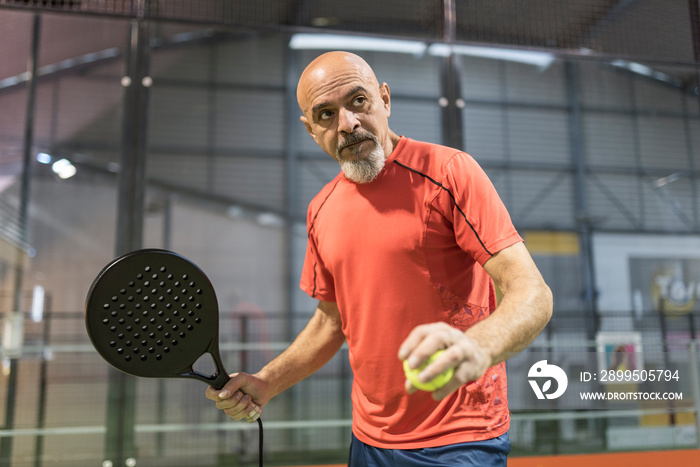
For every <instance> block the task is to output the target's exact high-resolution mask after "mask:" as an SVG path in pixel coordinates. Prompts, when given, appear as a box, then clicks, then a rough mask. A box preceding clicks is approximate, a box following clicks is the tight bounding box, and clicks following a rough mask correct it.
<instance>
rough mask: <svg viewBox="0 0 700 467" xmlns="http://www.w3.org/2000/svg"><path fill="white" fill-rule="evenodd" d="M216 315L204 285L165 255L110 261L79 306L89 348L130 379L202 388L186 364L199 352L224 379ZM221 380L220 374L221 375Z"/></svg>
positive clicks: (147, 253) (197, 274)
mask: <svg viewBox="0 0 700 467" xmlns="http://www.w3.org/2000/svg"><path fill="white" fill-rule="evenodd" d="M218 314H219V309H218V303H217V300H216V294H215V293H214V289H213V287H212V285H211V282H210V281H209V279H208V278H207V277H206V276H205V275H204V273H203V272H202V271H201V270H200V269H199V268H198V267H197V266H196V265H194V264H193V263H191V262H190V261H189V260H187V259H185V258H184V257H182V256H180V255H177V254H176V253H173V252H170V251H166V250H139V251H135V252H132V253H128V254H126V255H124V256H121V257H119V258H117V259H115V260H114V261H112V262H111V263H110V264H109V265H107V267H105V268H104V269H103V270H102V272H101V273H100V274H99V275H98V276H97V278H96V279H95V281H94V282H93V284H92V287H91V288H90V292H89V293H88V298H87V302H86V306H85V324H86V327H87V330H88V334H89V336H90V340H91V341H92V343H93V345H94V346H95V349H96V350H97V351H98V352H99V353H100V355H102V357H103V358H104V359H105V360H107V362H109V363H110V364H111V365H113V366H114V367H116V368H117V369H119V370H121V371H123V372H125V373H129V374H132V375H135V376H145V377H180V376H190V377H195V378H198V379H202V380H204V381H207V382H212V381H213V379H214V378H213V376H207V375H200V374H198V373H196V372H195V371H194V370H193V365H194V363H195V362H196V361H197V360H198V359H199V358H200V357H201V356H202V355H203V354H204V353H206V352H209V353H211V354H212V356H213V357H214V361H215V363H216V365H217V370H218V374H222V373H223V375H224V376H225V375H226V373H225V371H224V370H223V366H222V365H221V362H220V357H219V350H218V330H219V316H218ZM225 378H226V379H228V377H227V376H225Z"/></svg>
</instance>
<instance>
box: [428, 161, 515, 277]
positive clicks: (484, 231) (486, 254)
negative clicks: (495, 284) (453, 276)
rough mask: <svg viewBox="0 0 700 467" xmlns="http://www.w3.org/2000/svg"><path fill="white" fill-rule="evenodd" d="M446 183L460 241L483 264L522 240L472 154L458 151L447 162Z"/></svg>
mask: <svg viewBox="0 0 700 467" xmlns="http://www.w3.org/2000/svg"><path fill="white" fill-rule="evenodd" d="M443 187H444V188H445V192H446V193H443V194H442V198H443V199H444V200H446V202H447V203H448V205H449V207H448V209H449V212H445V215H447V216H448V217H451V221H452V223H453V225H454V231H455V237H456V240H457V244H458V245H459V246H460V248H462V249H463V250H464V251H466V252H467V253H469V254H470V255H471V256H472V257H473V258H474V259H475V260H477V261H478V262H479V263H480V264H481V265H483V264H484V263H485V262H486V261H487V260H488V259H489V258H491V256H493V255H494V254H495V253H498V252H499V251H501V250H502V249H504V248H507V247H509V246H511V245H514V244H515V243H518V242H521V241H522V238H521V237H520V235H519V234H518V232H517V230H516V229H515V227H514V226H513V223H512V221H511V218H510V215H509V214H508V211H507V210H506V207H505V205H504V204H503V201H501V198H500V196H498V193H497V192H496V189H495V188H494V186H493V184H492V183H491V180H489V178H488V176H487V175H486V173H485V172H484V171H483V169H482V168H481V167H480V166H479V164H478V163H477V162H476V161H475V160H474V159H473V158H472V157H471V156H470V155H469V154H466V153H458V154H456V155H455V156H454V157H453V158H452V159H451V160H450V161H449V162H448V163H447V165H446V172H445V178H444V180H443ZM445 195H447V197H445Z"/></svg>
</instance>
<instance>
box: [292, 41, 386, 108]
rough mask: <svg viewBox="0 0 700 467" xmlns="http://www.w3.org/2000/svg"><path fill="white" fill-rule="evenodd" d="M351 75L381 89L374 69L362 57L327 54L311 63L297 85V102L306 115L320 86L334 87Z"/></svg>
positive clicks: (346, 54) (343, 53) (347, 53)
mask: <svg viewBox="0 0 700 467" xmlns="http://www.w3.org/2000/svg"><path fill="white" fill-rule="evenodd" d="M349 74H353V75H356V76H357V77H358V78H359V79H361V80H362V81H364V82H365V84H366V85H368V86H372V87H374V88H378V87H379V82H378V81H377V77H376V76H375V75H374V71H373V70H372V68H371V67H370V66H369V65H368V64H367V62H365V61H364V59H363V58H362V57H360V56H358V55H355V54H352V53H350V52H327V53H325V54H323V55H320V56H318V57H316V59H314V60H313V61H312V62H311V63H309V65H308V66H307V67H306V69H305V70H304V72H303V73H302V74H301V77H300V78H299V84H298V85H297V102H298V103H299V107H300V108H301V111H302V112H303V113H304V115H306V114H307V112H308V111H309V110H310V109H309V104H310V100H311V99H312V98H313V95H314V92H315V90H316V89H317V88H318V87H319V86H320V85H323V84H325V85H333V83H337V82H338V80H339V78H342V77H343V76H347V75H349Z"/></svg>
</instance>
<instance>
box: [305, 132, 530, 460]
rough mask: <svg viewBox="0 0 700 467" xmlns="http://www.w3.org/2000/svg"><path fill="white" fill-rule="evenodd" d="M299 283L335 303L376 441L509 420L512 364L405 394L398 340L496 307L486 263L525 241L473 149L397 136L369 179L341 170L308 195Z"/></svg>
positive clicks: (365, 429)
mask: <svg viewBox="0 0 700 467" xmlns="http://www.w3.org/2000/svg"><path fill="white" fill-rule="evenodd" d="M307 227H308V246H307V251H306V259H305V262H304V269H303V272H302V278H301V288H302V289H303V290H304V291H306V292H307V293H308V294H309V295H311V296H312V297H314V298H317V299H319V300H323V301H335V302H337V303H338V308H339V309H340V315H341V318H342V327H343V333H344V334H345V337H346V339H347V343H348V347H349V356H350V364H351V367H352V370H353V376H354V379H353V389H352V403H353V432H354V434H355V436H356V437H357V438H358V439H359V440H360V441H363V442H364V443H367V444H369V445H372V446H376V447H380V448H395V449H414V448H423V447H435V446H444V445H447V444H453V443H461V442H468V441H475V440H483V439H489V438H493V437H496V436H500V435H502V434H503V433H505V432H506V431H507V430H508V426H509V423H510V417H509V412H508V404H507V401H506V386H507V381H506V373H505V364H504V363H501V364H499V365H496V366H494V367H492V368H490V369H489V370H487V372H486V373H485V374H484V375H483V376H482V377H481V378H479V379H478V380H477V381H475V382H472V383H469V384H467V385H464V386H462V387H461V388H460V389H459V390H458V391H456V392H455V393H453V394H452V395H451V396H450V397H447V398H446V399H444V400H442V401H439V402H436V401H434V400H433V399H432V398H431V396H430V393H428V392H422V391H419V392H417V393H415V394H412V395H408V394H406V392H405V390H404V381H405V376H404V373H403V369H402V366H401V362H400V361H399V360H398V357H397V354H398V350H399V346H400V345H401V343H402V342H403V341H404V339H405V338H406V337H407V336H408V334H409V332H410V331H411V330H412V329H413V328H414V327H416V326H417V325H419V324H424V323H431V322H436V321H444V322H447V323H449V324H451V325H453V326H455V327H457V328H460V329H462V330H466V329H467V328H469V327H470V326H471V325H472V324H474V323H476V322H478V321H480V320H482V319H484V318H486V317H487V316H488V315H489V314H490V313H491V312H492V311H493V310H494V309H495V307H496V296H495V291H494V286H493V282H492V281H491V278H490V277H489V276H488V274H487V273H486V272H485V271H484V269H483V268H482V265H483V264H484V263H485V262H486V261H487V260H488V259H489V258H490V257H491V255H492V254H494V253H496V252H498V251H500V250H502V249H503V248H506V247H508V246H510V245H513V244H515V243H517V242H519V241H522V239H521V238H520V236H519V235H518V233H517V231H516V230H515V228H514V227H513V225H512V222H511V220H510V216H509V215H508V212H507V211H506V209H505V207H504V206H503V203H502V202H501V199H500V198H499V196H498V194H497V193H496V190H495V189H494V188H493V185H492V184H491V182H490V181H489V179H488V178H487V177H486V174H484V172H483V171H482V169H481V168H480V167H479V166H478V164H477V163H476V162H475V161H474V159H472V158H471V156H469V155H468V154H465V153H463V152H459V151H457V150H455V149H450V148H446V147H443V146H438V145H434V144H429V143H422V142H418V141H414V140H411V139H408V138H404V137H402V138H401V139H400V141H399V143H398V144H397V146H396V148H395V149H394V151H393V152H392V153H391V155H390V156H389V157H388V159H387V161H386V166H385V167H384V170H383V171H382V172H381V173H380V174H379V176H378V177H377V178H376V179H375V180H374V181H372V182H371V183H367V184H356V183H353V182H351V181H349V180H348V179H347V178H345V176H343V175H342V173H341V174H338V176H337V177H336V178H335V179H334V180H333V181H331V182H330V183H329V184H328V185H326V186H325V187H324V188H323V189H322V190H321V191H320V192H319V194H318V195H316V197H315V198H314V199H313V200H312V202H311V204H310V205H309V210H308V219H307Z"/></svg>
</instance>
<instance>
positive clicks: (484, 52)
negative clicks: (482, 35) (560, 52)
mask: <svg viewBox="0 0 700 467" xmlns="http://www.w3.org/2000/svg"><path fill="white" fill-rule="evenodd" d="M453 53H454V54H457V55H467V56H470V57H480V58H491V59H494V60H505V61H508V62H518V63H525V64H527V65H535V66H537V67H540V68H542V69H544V68H547V67H549V65H551V64H552V62H554V58H555V57H554V54H551V53H549V52H538V51H534V50H518V49H503V48H499V47H480V46H474V45H449V44H432V45H431V46H430V47H428V54H429V55H433V56H435V57H447V56H449V55H450V54H453Z"/></svg>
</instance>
